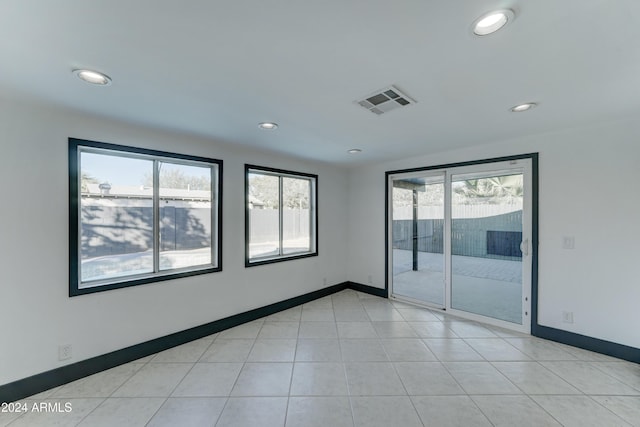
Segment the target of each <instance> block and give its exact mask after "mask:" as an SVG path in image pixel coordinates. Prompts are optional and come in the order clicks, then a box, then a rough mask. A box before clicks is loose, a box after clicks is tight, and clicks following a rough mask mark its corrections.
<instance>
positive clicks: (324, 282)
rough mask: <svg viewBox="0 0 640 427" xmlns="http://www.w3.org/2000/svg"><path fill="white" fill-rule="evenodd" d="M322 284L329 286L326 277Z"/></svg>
mask: <svg viewBox="0 0 640 427" xmlns="http://www.w3.org/2000/svg"><path fill="white" fill-rule="evenodd" d="M322 284H323V285H324V286H327V278H326V277H324V278H323V279H322Z"/></svg>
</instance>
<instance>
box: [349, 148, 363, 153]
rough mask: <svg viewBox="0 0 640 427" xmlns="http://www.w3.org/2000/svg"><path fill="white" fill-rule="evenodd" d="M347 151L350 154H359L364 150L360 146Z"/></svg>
mask: <svg viewBox="0 0 640 427" xmlns="http://www.w3.org/2000/svg"><path fill="white" fill-rule="evenodd" d="M347 153H349V154H358V153H362V150H361V149H359V148H352V149H351V150H349V151H347Z"/></svg>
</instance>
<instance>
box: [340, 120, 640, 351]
mask: <svg viewBox="0 0 640 427" xmlns="http://www.w3.org/2000/svg"><path fill="white" fill-rule="evenodd" d="M639 135H640V123H638V121H637V120H636V121H631V120H627V121H624V120H621V121H617V122H612V123H606V124H599V125H592V126H589V127H584V128H579V129H569V130H563V131H558V132H551V133H545V134H540V135H535V136H529V137H522V138H518V139H513V140H509V141H503V142H499V143H495V144H492V145H484V146H478V147H474V148H470V149H465V150H457V151H450V152H445V153H438V154H435V155H430V156H423V157H415V158H411V159H406V160H403V161H395V162H387V163H383V164H376V165H369V166H362V167H359V168H356V169H353V170H351V171H350V174H349V264H348V265H349V267H348V269H349V280H351V281H354V282H358V283H367V279H368V276H372V279H373V285H374V286H376V287H380V288H384V262H385V258H384V256H385V250H384V214H385V212H384V184H385V171H390V170H399V169H406V168H412V167H420V166H433V165H441V164H446V163H454V162H461V161H469V160H479V159H486V158H492V157H499V156H507V155H514V154H523V153H530V152H539V153H540V164H539V166H540V169H539V177H540V178H539V179H540V180H539V182H540V191H539V196H540V203H539V213H540V223H539V225H540V230H539V232H540V234H539V238H540V246H539V264H540V265H539V283H538V285H539V297H540V299H539V305H538V315H539V323H540V324H542V325H545V326H550V327H554V328H558V329H563V330H566V331H571V332H575V333H579V334H583V335H587V336H591V337H595V338H599V339H604V340H608V341H612V342H616V343H620V344H625V345H628V346H632V347H636V348H638V347H640V333H639V332H638V325H640V309H639V306H638V304H639V302H640V276H639V274H638V273H639V272H640V268H639V266H640V250H639V249H638V239H639V238H640V196H639V195H640V192H639V190H638V172H639V171H640V169H639V167H638V164H640V143H639V142H638V136H639ZM425 143H428V142H425ZM563 236H574V237H575V249H574V250H566V249H562V237H563ZM562 311H572V312H573V313H574V323H573V324H567V323H562Z"/></svg>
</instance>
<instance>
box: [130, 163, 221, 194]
mask: <svg viewBox="0 0 640 427" xmlns="http://www.w3.org/2000/svg"><path fill="white" fill-rule="evenodd" d="M142 181H143V182H142V185H144V186H145V187H152V186H153V175H152V174H151V173H149V172H147V173H145V174H144V178H143V180H142ZM160 188H174V189H179V190H194V191H195V190H202V191H209V190H210V189H211V177H209V176H207V175H201V176H194V175H187V174H185V173H184V171H182V170H180V169H175V168H164V169H160Z"/></svg>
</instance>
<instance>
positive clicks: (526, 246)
mask: <svg viewBox="0 0 640 427" xmlns="http://www.w3.org/2000/svg"><path fill="white" fill-rule="evenodd" d="M520 251H521V252H522V255H524V256H529V239H524V240H523V241H522V242H520Z"/></svg>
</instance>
